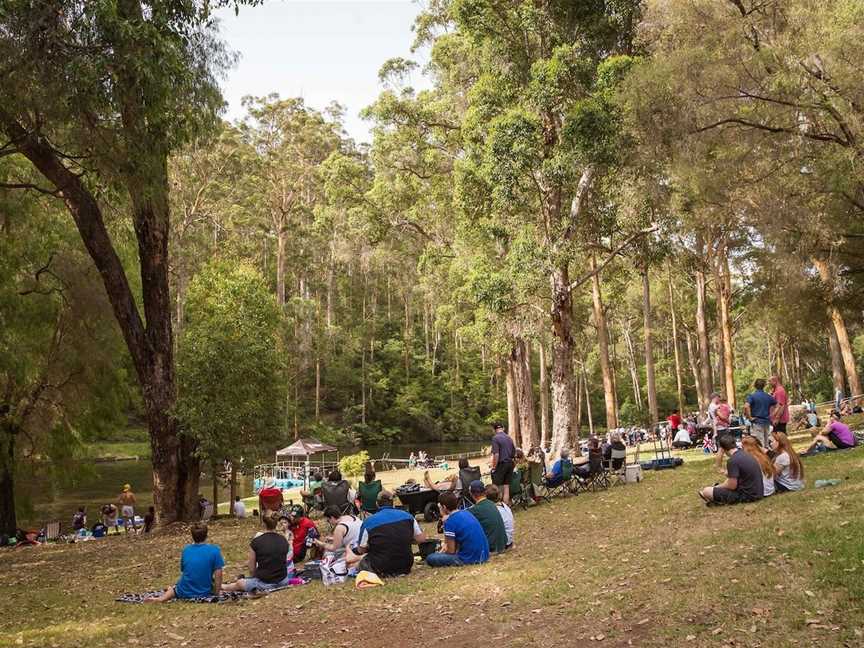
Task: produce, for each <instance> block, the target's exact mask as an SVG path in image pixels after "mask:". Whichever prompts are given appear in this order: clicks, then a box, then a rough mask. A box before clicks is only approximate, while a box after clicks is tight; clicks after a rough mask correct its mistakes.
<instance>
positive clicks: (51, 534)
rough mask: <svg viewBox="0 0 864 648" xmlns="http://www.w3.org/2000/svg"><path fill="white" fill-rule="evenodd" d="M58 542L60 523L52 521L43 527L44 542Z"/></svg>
mask: <svg viewBox="0 0 864 648" xmlns="http://www.w3.org/2000/svg"><path fill="white" fill-rule="evenodd" d="M58 540H60V522H59V521H58V520H54V521H53V522H48V523H47V524H46V525H45V542H57V541H58Z"/></svg>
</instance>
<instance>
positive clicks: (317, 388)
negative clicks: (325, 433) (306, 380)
mask: <svg viewBox="0 0 864 648" xmlns="http://www.w3.org/2000/svg"><path fill="white" fill-rule="evenodd" d="M320 421H321V358H320V356H317V355H316V356H315V422H316V423H318V422H320Z"/></svg>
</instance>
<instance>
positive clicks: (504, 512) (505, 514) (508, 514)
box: [497, 502, 516, 545]
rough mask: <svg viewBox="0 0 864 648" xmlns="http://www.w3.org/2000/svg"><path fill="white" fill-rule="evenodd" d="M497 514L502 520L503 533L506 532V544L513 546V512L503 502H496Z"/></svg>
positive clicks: (514, 527)
mask: <svg viewBox="0 0 864 648" xmlns="http://www.w3.org/2000/svg"><path fill="white" fill-rule="evenodd" d="M497 506H498V512H499V513H500V514H501V519H502V520H504V531H506V532H507V544H508V545H512V544H513V536H514V535H515V533H516V523H515V522H514V520H513V511H512V510H511V508H510V507H509V506H507V505H506V504H505V503H504V502H498V504H497Z"/></svg>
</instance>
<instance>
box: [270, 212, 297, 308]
mask: <svg viewBox="0 0 864 648" xmlns="http://www.w3.org/2000/svg"><path fill="white" fill-rule="evenodd" d="M277 223H278V227H277V228H276V303H277V304H278V305H279V308H282V307H283V306H285V250H286V248H287V246H288V232H286V231H285V228H284V227H283V226H282V221H281V219H279V220H278V221H277ZM301 297H302V294H301Z"/></svg>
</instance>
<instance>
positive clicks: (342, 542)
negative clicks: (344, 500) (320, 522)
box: [314, 506, 363, 558]
mask: <svg viewBox="0 0 864 648" xmlns="http://www.w3.org/2000/svg"><path fill="white" fill-rule="evenodd" d="M324 517H325V518H327V521H328V522H330V526H331V527H332V529H333V533H332V534H331V535H330V536H329V537H328V538H325V539H324V540H315V541H314V543H315V544H316V545H318V546H319V547H321V548H322V549H323V550H324V551H325V552H327V553H328V554H331V555H332V556H333V557H334V558H341V557H342V556H343V555H344V554H345V549H346V547H350V546H351V545H352V544H356V543H357V542H359V540H360V525H361V524H363V522H362V520H360V518H358V517H356V516H354V515H342V513H341V511H340V510H339V507H338V506H328V507H327V508H326V509H324Z"/></svg>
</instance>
